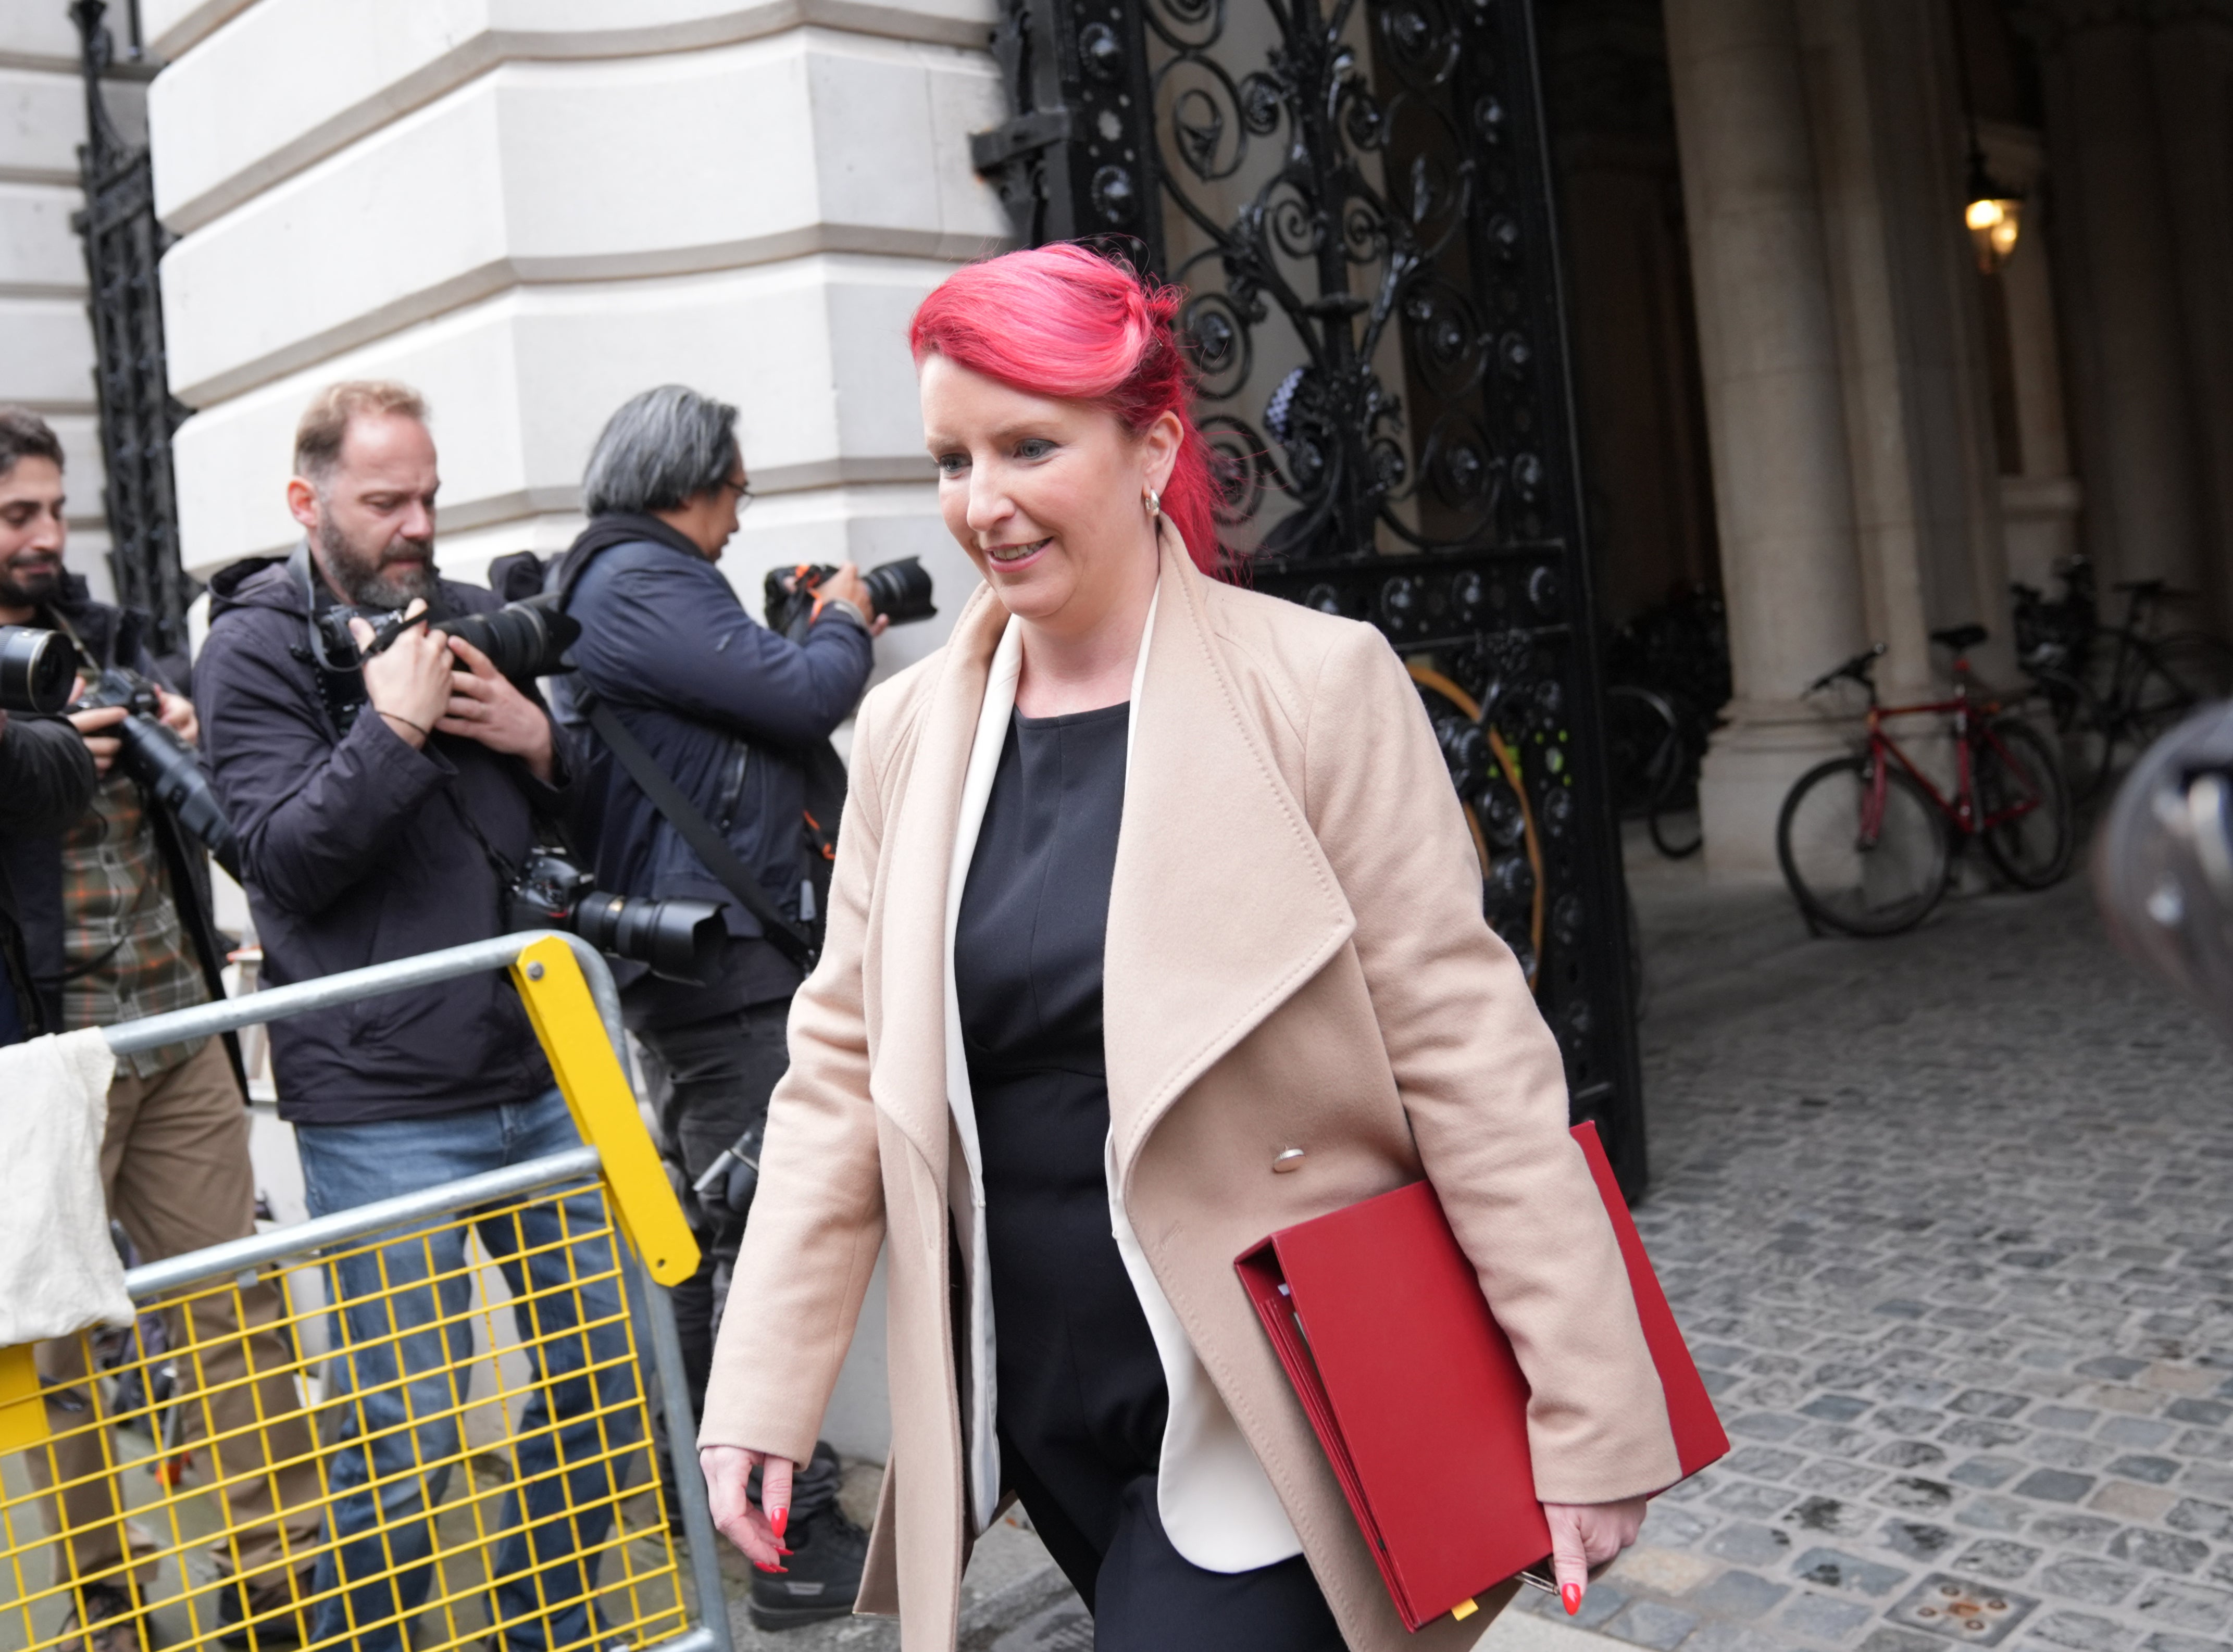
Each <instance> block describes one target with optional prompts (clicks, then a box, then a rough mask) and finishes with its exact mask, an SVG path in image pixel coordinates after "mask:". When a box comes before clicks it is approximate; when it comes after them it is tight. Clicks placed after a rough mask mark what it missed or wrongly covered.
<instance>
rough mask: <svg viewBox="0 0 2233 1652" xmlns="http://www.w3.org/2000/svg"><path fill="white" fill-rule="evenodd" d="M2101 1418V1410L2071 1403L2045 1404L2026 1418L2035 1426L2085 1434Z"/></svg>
mask: <svg viewBox="0 0 2233 1652" xmlns="http://www.w3.org/2000/svg"><path fill="white" fill-rule="evenodd" d="M2100 1420H2101V1414H2100V1412H2099V1411H2087V1410H2083V1409H2081V1408H2079V1407H2077V1406H2071V1405H2043V1406H2041V1408H2039V1409H2038V1410H2036V1411H2034V1412H2033V1413H2032V1414H2031V1415H2029V1416H2028V1417H2026V1418H2025V1419H2024V1421H2027V1422H2028V1423H2030V1424H2031V1426H2032V1427H2033V1428H2060V1429H2062V1430H2064V1431H2065V1432H2066V1433H2069V1434H2084V1433H2085V1432H2086V1431H2087V1429H2088V1428H2092V1427H2093V1425H2094V1424H2095V1423H2096V1422H2099V1421H2100Z"/></svg>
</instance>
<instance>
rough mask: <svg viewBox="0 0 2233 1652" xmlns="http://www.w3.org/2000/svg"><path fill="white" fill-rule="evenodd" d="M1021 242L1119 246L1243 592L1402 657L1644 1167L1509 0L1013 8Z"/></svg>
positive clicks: (1532, 167)
mask: <svg viewBox="0 0 2233 1652" xmlns="http://www.w3.org/2000/svg"><path fill="white" fill-rule="evenodd" d="M994 49H995V52H996V54H997V55H998V56H999V61H1000V64H1001V68H1002V69H1003V71H1004V73H1005V75H1006V80H1007V84H1008V88H1009V91H1010V94H1011V99H1012V107H1013V108H1014V111H1015V113H1014V115H1013V118H1012V119H1011V120H1009V121H1008V122H1007V123H1006V125H1004V126H1002V127H999V128H997V129H995V130H994V131H992V132H988V133H980V134H979V135H978V136H977V138H976V139H975V140H974V152H975V159H976V162H977V165H978V167H979V169H980V171H982V172H985V173H986V174H987V175H988V176H990V177H991V178H993V180H994V181H995V183H996V184H997V185H998V186H999V190H1000V193H1001V196H1002V198H1003V199H1004V200H1005V201H1006V205H1007V206H1008V208H1009V211H1010V212H1011V213H1012V216H1013V217H1014V218H1015V221H1016V225H1017V230H1018V233H1019V235H1020V236H1021V237H1023V238H1024V239H1025V241H1026V242H1029V243H1032V244H1038V243H1040V242H1044V241H1049V240H1057V239H1062V238H1066V237H1079V236H1112V235H1113V236H1119V237H1126V238H1128V239H1129V240H1130V242H1132V243H1134V244H1135V247H1134V250H1135V251H1136V255H1137V256H1140V257H1143V258H1144V260H1145V262H1146V263H1149V265H1150V266H1152V267H1153V268H1155V269H1156V270H1159V271H1161V272H1162V273H1164V274H1166V275H1167V276H1169V277H1170V278H1171V279H1173V280H1175V281H1177V282H1179V283H1182V284H1184V285H1185V286H1186V287H1187V288H1188V289H1189V292H1190V293H1191V297H1190V298H1189V300H1188V303H1187V306H1186V309H1185V311H1184V315H1183V325H1184V327H1185V329H1186V332H1187V335H1188V343H1189V347H1190V348H1191V349H1192V351H1193V353H1194V355H1195V361H1196V364H1197V366H1198V367H1199V368H1200V370H1201V397H1202V412H1203V414H1204V419H1203V427H1204V430H1205V433H1207V434H1208V437H1209V439H1210V441H1211V443H1212V445H1213V446H1214V447H1215V448H1216V449H1217V450H1218V452H1219V454H1220V456H1221V463H1222V465H1224V467H1225V470H1226V474H1227V481H1228V486H1229V491H1228V511H1227V531H1228V532H1229V533H1230V535H1231V536H1232V538H1233V541H1234V543H1235V544H1236V546H1239V547H1241V548H1245V549H1247V550H1250V551H1251V552H1253V556H1251V559H1250V578H1251V580H1252V581H1253V583H1254V584H1255V585H1256V586H1257V587H1258V588H1259V589H1263V590H1266V591H1271V592H1274V593H1276V594H1278V595H1282V596H1286V597H1290V598H1292V599H1294V600H1296V601H1299V602H1306V603H1308V604H1310V605H1311V606H1312V607H1315V608H1323V609H1325V610H1326V611H1327V612H1329V613H1338V614H1344V615H1351V616H1352V617H1354V618H1357V619H1362V620H1369V621H1371V622H1372V623H1373V624H1375V625H1376V626H1377V627H1378V628H1380V629H1381V630H1382V631H1383V633H1384V634H1386V635H1387V636H1388V638H1389V640H1390V641H1391V642H1392V643H1393V644H1394V645H1395V646H1396V649H1397V650H1398V652H1399V653H1401V654H1403V655H1404V656H1405V658H1406V659H1407V660H1409V662H1410V664H1411V667H1412V675H1413V677H1414V679H1415V680H1416V681H1417V682H1418V683H1419V685H1420V689H1421V693H1422V697H1423V698H1424V699H1425V700H1426V702H1427V704H1428V707H1429V712H1430V714H1431V715H1432V716H1433V718H1434V719H1435V723H1436V732H1437V733H1438V734H1439V735H1440V737H1441V738H1442V748H1443V751H1444V753H1445V755H1446V757H1447V758H1448V760H1449V767H1450V773H1451V777H1452V780H1453V782H1454V784H1455V785H1456V786H1457V788H1458V790H1459V793H1460V795H1461V797H1462V798H1463V799H1464V801H1465V803H1466V805H1467V808H1468V814H1469V816H1470V818H1471V820H1472V822H1473V824H1474V827H1475V834H1476V838H1477V842H1478V844H1479V847H1480V849H1481V862H1482V868H1483V874H1484V899H1485V901H1486V905H1487V908H1488V914H1489V916H1490V919H1491V920H1492V921H1493V922H1494V924H1495V925H1496V927H1497V928H1498V930H1499V932H1500V933H1502V934H1503V935H1504V936H1505V937H1506V939H1507V940H1509V941H1510V942H1511V943H1512V946H1513V947H1514V951H1515V952H1516V953H1519V954H1520V957H1521V959H1522V960H1523V961H1524V962H1525V963H1526V964H1527V967H1528V970H1529V973H1530V976H1531V978H1532V979H1533V981H1534V984H1535V987H1536V992H1537V994H1538V997H1539V998H1540V1002H1541V1004H1542V1006H1543V1009H1544V1012H1545V1014H1546V1018H1548V1019H1549V1021H1550V1024H1551V1025H1552V1027H1553V1030H1554V1031H1556V1033H1557V1034H1558V1037H1559V1044H1560V1046H1561V1048H1562V1049H1563V1050H1564V1051H1565V1054H1566V1069H1567V1077H1568V1081H1569V1083H1570V1085H1571V1088H1572V1096H1573V1109H1574V1115H1575V1116H1576V1118H1577V1119H1581V1118H1593V1119H1595V1120H1596V1121H1597V1122H1598V1125H1599V1127H1600V1128H1601V1130H1602V1131H1603V1132H1604V1134H1605V1138H1606V1141H1607V1145H1608V1147H1609V1148H1610V1149H1611V1156H1612V1159H1613V1162H1614V1164H1615V1166H1616V1167H1618V1171H1619V1173H1620V1176H1621V1180H1622V1181H1623V1183H1624V1186H1625V1187H1627V1188H1628V1190H1629V1192H1630V1193H1631V1196H1634V1195H1635V1194H1637V1193H1639V1192H1641V1190H1642V1188H1643V1186H1644V1173H1645V1161H1644V1120H1643V1109H1642V1097H1641V1083H1640V1079H1639V1077H1638V1074H1637V1057H1636V1046H1635V1038H1634V1027H1633V1021H1634V1004H1633V985H1632V979H1631V967H1632V959H1631V946H1630V940H1629V933H1628V922H1627V897H1626V890H1625V887H1624V883H1623V881H1622V876H1621V871H1620V863H1619V858H1618V855H1619V843H1618V838H1617V836H1615V835H1614V834H1615V827H1614V823H1613V819H1612V815H1611V809H1610V807H1609V804H1608V793H1607V787H1606V784H1605V770H1604V761H1603V754H1602V742H1601V738H1600V734H1599V722H1598V673H1597V662H1596V658H1595V653H1596V640H1595V628H1594V622H1593V617H1592V602H1591V595H1590V580H1589V569H1588V562H1587V558H1586V556H1585V547H1584V544H1583V542H1582V536H1581V514H1580V504H1579V493H1578V490H1577V466H1576V464H1575V456H1574V435H1573V427H1572V418H1571V414H1570V411H1569V406H1568V389H1567V382H1566V340H1565V331H1564V328H1565V322H1564V317H1563V315H1562V312H1561V307H1560V294H1559V268H1558V253H1557V248H1556V244H1555V241H1554V237H1553V214H1552V210H1551V198H1550V179H1549V173H1548V170H1547V167H1546V153H1545V151H1546V145H1545V139H1544V130H1543V120H1542V114H1541V104H1540V94H1539V91H1538V88H1537V82H1536V73H1535V47H1534V38H1533V21H1532V18H1531V16H1530V8H1529V5H1528V3H1527V0H1326V3H1321V0H1003V10H1002V16H1001V21H1000V24H999V29H997V31H996V33H995V36H994Z"/></svg>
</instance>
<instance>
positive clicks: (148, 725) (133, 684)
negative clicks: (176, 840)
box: [68, 666, 240, 879]
mask: <svg viewBox="0 0 2233 1652" xmlns="http://www.w3.org/2000/svg"><path fill="white" fill-rule="evenodd" d="M105 706H123V707H124V708H125V712H126V715H125V718H124V720H123V721H122V722H120V723H119V724H117V725H116V726H115V728H114V730H113V731H110V730H104V731H102V732H104V733H110V732H113V733H114V736H115V738H117V739H118V740H119V741H120V743H121V745H122V749H121V750H120V751H119V752H118V753H117V761H118V762H119V763H120V764H122V765H123V769H124V772H125V773H127V774H128V775H130V776H131V777H133V779H134V780H136V781H138V782H139V783H140V784H141V785H143V786H145V787H146V788H147V790H149V791H150V792H152V793H153V795H154V797H155V800H156V801H157V802H158V803H161V804H162V805H163V806H164V807H165V808H166V809H167V810H170V811H171V813H172V814H173V816H176V817H177V819H178V822H179V825H181V826H183V827H185V828H186V830H187V831H189V832H191V833H192V834H193V836H194V837H195V838H196V839H197V840H198V841H199V842H200V843H201V845H202V847H203V848H205V849H208V850H209V852H210V858H211V859H212V860H213V861H215V862H217V863H218V865H219V866H221V867H223V868H225V870H226V871H227V872H228V873H230V874H231V875H232V876H233V877H234V878H235V879H238V877H239V876H240V840H239V839H238V838H237V837H235V836H233V831H232V823H231V821H230V820H228V819H226V818H225V810H224V809H223V808H222V807H220V806H219V805H218V800H217V794H216V793H215V792H213V791H212V790H210V784H209V779H208V777H206V776H205V775H204V774H203V773H202V766H201V762H200V759H199V758H197V757H196V756H195V755H194V749H193V747H192V746H190V745H187V744H186V742H185V741H184V740H182V739H180V738H179V737H178V736H177V735H176V734H174V733H173V732H171V731H170V730H169V729H167V728H166V727H164V726H163V725H162V723H161V721H160V719H161V717H162V713H163V702H162V701H161V699H159V698H158V697H157V695H156V693H155V685H154V684H153V683H151V682H149V681H148V680H146V678H145V677H142V676H140V675H138V674H137V673H133V672H129V671H126V670H124V669H122V668H121V667H116V666H111V667H109V668H108V669H107V670H106V671H104V672H102V673H101V679H100V680H99V681H98V682H96V683H95V684H94V686H93V687H92V688H90V689H89V690H88V691H87V693H85V695H84V696H83V697H82V698H81V699H79V700H78V702H77V703H76V704H75V705H74V706H70V707H69V708H68V709H69V710H71V711H74V712H92V711H99V710H101V708H103V707H105Z"/></svg>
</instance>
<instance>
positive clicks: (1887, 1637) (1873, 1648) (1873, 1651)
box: [1859, 1628, 1946, 1652]
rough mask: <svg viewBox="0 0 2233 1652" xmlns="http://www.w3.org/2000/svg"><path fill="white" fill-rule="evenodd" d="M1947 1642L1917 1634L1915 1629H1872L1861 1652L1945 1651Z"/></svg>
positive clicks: (1861, 1645)
mask: <svg viewBox="0 0 2233 1652" xmlns="http://www.w3.org/2000/svg"><path fill="white" fill-rule="evenodd" d="M1945 1645H1946V1642H1943V1641H1941V1640H1938V1639H1936V1638H1935V1637H1933V1636H1928V1635H1917V1633H1916V1632H1915V1631H1914V1630H1913V1629H1889V1628H1887V1629H1874V1630H1872V1631H1871V1632H1870V1634H1869V1637H1868V1639H1866V1640H1865V1641H1863V1642H1861V1644H1860V1648H1859V1652H1943V1649H1944V1648H1945Z"/></svg>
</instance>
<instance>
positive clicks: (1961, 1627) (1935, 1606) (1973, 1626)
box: [1885, 1571, 2039, 1646]
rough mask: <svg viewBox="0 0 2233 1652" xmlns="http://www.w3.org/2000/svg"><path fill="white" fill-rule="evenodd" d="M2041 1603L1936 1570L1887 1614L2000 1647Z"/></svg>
mask: <svg viewBox="0 0 2233 1652" xmlns="http://www.w3.org/2000/svg"><path fill="white" fill-rule="evenodd" d="M2038 1604H2039V1603H2038V1602H2037V1601H2036V1600H2034V1599H2033V1598H2032V1597H2030V1596H2028V1595H2012V1594H2010V1593H2009V1592H2008V1590H2005V1589H2000V1588H1996V1587H1994V1586H1993V1585H1991V1584H1978V1583H1972V1582H1970V1581H1969V1579H1968V1578H1967V1577H1950V1576H1948V1575H1947V1574H1946V1573H1944V1572H1943V1571H1934V1572H1932V1573H1931V1574H1930V1576H1929V1577H1925V1578H1924V1580H1923V1581H1922V1582H1921V1583H1919V1584H1917V1585H1916V1586H1915V1587H1914V1588H1913V1589H1911V1590H1909V1591H1908V1592H1907V1594H1906V1596H1905V1597H1904V1598H1903V1599H1901V1600H1900V1601H1899V1603H1898V1604H1896V1605H1894V1606H1893V1607H1891V1609H1890V1610H1887V1611H1886V1612H1885V1616H1886V1617H1888V1618H1890V1619H1891V1621H1892V1622H1893V1623H1904V1624H1907V1625H1909V1626H1910V1627H1911V1628H1914V1629H1928V1630H1929V1631H1930V1633H1931V1634H1933V1635H1943V1636H1945V1637H1946V1638H1947V1639H1948V1640H1950V1641H1959V1642H1963V1644H1964V1645H1965V1646H1998V1645H1999V1644H2000V1643H2001V1642H2002V1640H2003V1639H2005V1638H2006V1637H2007V1636H2008V1631H2009V1630H2010V1629H2014V1628H2015V1626H2016V1625H2017V1624H2018V1623H2021V1622H2022V1621H2023V1618H2024V1615H2025V1614H2026V1613H2027V1612H2028V1611H2030V1610H2031V1609H2032V1608H2033V1607H2034V1606H2036V1605H2038Z"/></svg>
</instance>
